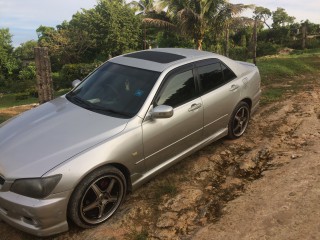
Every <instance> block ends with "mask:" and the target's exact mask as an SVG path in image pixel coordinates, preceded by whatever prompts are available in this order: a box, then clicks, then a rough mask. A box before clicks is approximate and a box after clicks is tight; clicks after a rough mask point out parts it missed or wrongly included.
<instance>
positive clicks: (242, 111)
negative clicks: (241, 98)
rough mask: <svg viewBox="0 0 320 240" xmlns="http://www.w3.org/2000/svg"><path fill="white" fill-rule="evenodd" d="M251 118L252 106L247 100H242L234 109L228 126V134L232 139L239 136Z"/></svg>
mask: <svg viewBox="0 0 320 240" xmlns="http://www.w3.org/2000/svg"><path fill="white" fill-rule="evenodd" d="M249 119H250V107H249V105H248V104H247V103H246V102H240V103H239V104H238V105H237V106H236V108H235V109H234V111H233V113H232V115H231V118H230V120H229V126H228V136H229V138H231V139H235V138H239V137H241V136H242V135H243V133H244V132H245V130H246V129H247V126H248V123H249Z"/></svg>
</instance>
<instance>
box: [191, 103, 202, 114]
mask: <svg viewBox="0 0 320 240" xmlns="http://www.w3.org/2000/svg"><path fill="white" fill-rule="evenodd" d="M201 106H202V105H201V103H198V104H196V103H194V104H192V105H191V108H189V109H188V111H189V112H192V111H194V110H197V109H198V108H201Z"/></svg>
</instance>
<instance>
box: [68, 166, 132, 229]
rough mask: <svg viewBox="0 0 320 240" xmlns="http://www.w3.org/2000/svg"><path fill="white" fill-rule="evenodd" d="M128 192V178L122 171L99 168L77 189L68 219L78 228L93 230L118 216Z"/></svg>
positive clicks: (70, 203) (70, 205) (113, 168)
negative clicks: (117, 211) (114, 215)
mask: <svg viewBox="0 0 320 240" xmlns="http://www.w3.org/2000/svg"><path fill="white" fill-rule="evenodd" d="M126 190H127V184H126V179H125V176H124V175H123V174H122V172H121V171H120V170H118V169H117V168H115V167H111V166H106V167H102V168H99V169H97V170H95V171H93V172H92V173H90V174H89V175H88V176H86V177H85V178H84V179H83V180H82V181H81V182H80V184H79V185H78V186H77V187H76V189H75V191H74V192H73V194H72V196H71V198H70V202H69V208H68V213H69V214H68V215H69V218H70V219H71V220H72V221H73V222H74V223H75V224H76V225H77V226H79V227H82V228H90V227H94V226H96V225H98V224H100V223H102V222H104V221H106V220H108V219H109V218H110V217H111V216H112V215H113V214H114V213H115V211H116V210H117V209H118V207H119V206H120V204H121V203H122V201H123V199H124V197H125V194H126Z"/></svg>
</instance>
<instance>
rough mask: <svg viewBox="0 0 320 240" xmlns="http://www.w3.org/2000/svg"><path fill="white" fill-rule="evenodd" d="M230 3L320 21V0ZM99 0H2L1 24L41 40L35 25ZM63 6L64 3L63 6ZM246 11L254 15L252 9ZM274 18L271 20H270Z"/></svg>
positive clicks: (17, 37) (16, 35)
mask: <svg viewBox="0 0 320 240" xmlns="http://www.w3.org/2000/svg"><path fill="white" fill-rule="evenodd" d="M230 2H231V3H234V4H235V3H243V4H255V5H257V6H262V7H266V8H269V9H270V10H271V11H275V10H276V9H277V7H281V8H284V9H285V11H286V12H287V13H288V15H289V16H294V17H295V18H296V19H295V22H301V21H305V20H307V19H308V20H309V21H310V22H312V23H315V24H320V14H319V10H320V1H317V0H311V1H309V2H308V4H304V3H303V2H301V1H298V0H291V1H290V0H278V1H275V0H242V1H239V0H230ZM96 3H97V2H96V0H68V1H62V0H55V1H48V2H45V1H40V0H29V1H24V2H21V1H19V0H10V1H8V0H0V28H9V30H10V33H11V34H12V35H13V37H12V45H13V46H14V47H18V46H20V44H21V43H24V42H26V41H29V40H35V41H37V40H38V36H37V34H36V29H37V28H38V27H40V25H44V26H49V27H56V26H57V25H59V24H61V23H62V22H63V21H64V20H66V21H70V20H71V18H72V16H73V14H75V13H76V12H78V11H81V9H82V8H84V9H90V8H93V7H94V6H95V5H96ZM61 6H63V7H61ZM243 15H245V16H248V17H251V16H252V12H248V11H246V12H244V13H243ZM271 22H272V21H270V23H271Z"/></svg>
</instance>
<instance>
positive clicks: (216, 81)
mask: <svg viewBox="0 0 320 240" xmlns="http://www.w3.org/2000/svg"><path fill="white" fill-rule="evenodd" d="M198 73H199V77H200V82H201V87H202V90H203V92H205V93H206V92H209V91H211V90H213V89H216V88H218V87H219V86H221V85H222V84H223V82H224V81H223V72H222V70H221V66H220V63H214V64H210V65H206V66H202V67H199V68H198Z"/></svg>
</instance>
